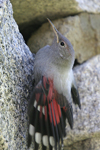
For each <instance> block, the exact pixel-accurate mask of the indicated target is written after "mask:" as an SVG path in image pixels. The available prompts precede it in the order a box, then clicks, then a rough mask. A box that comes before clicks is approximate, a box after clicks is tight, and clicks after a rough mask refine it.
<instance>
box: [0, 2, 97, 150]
mask: <svg viewBox="0 0 100 150" xmlns="http://www.w3.org/2000/svg"><path fill="white" fill-rule="evenodd" d="M77 1H79V0H77ZM13 2H14V1H13ZM26 2H30V1H25V2H24V1H15V4H18V5H19V6H20V8H21V6H22V5H23V4H25V3H26ZM33 2H34V1H33ZM38 2H39V1H38ZM61 2H65V1H63V0H62V1H60V2H59V5H60V6H59V8H61ZM68 2H69V4H71V5H70V7H69V8H71V7H72V3H73V5H74V4H75V5H74V6H77V5H78V4H77V5H76V2H75V1H71V2H70V1H68ZM87 2H88V3H89V4H90V5H88V3H87ZM93 2H94V3H93ZM41 3H42V2H41ZM97 3H99V2H98V1H96V0H95V1H92V0H91V2H90V1H89V0H80V1H79V6H78V8H79V7H82V8H83V7H84V10H87V8H88V7H86V6H91V7H90V8H92V4H95V5H94V12H95V13H96V12H99V7H98V6H97ZM36 4H37V2H36ZM53 4H54V3H52V5H53ZM83 4H84V5H83ZM34 5H35V3H34ZM64 5H65V3H64V4H63V6H64ZM36 6H37V5H35V6H34V7H36ZM28 7H31V5H28ZM48 7H49V6H48ZM50 7H51V4H50ZM45 8H47V7H46V6H45ZM64 8H65V7H64ZM82 8H81V10H82ZM28 9H29V8H28ZM37 9H39V8H37ZM52 9H53V8H52ZM39 10H40V9H39ZM60 10H61V9H60ZM62 10H63V9H62ZM96 10H97V11H96ZM77 11H78V10H77ZM79 11H80V10H79ZM88 11H89V12H90V10H88ZM26 12H27V11H26ZM30 12H31V11H30ZM46 12H47V10H46ZM72 12H73V11H72ZM28 13H29V12H28ZM42 15H43V14H42ZM51 15H52V14H51ZM24 16H25V14H24ZM34 16H35V17H36V14H34ZM43 16H44V15H43ZM27 18H28V17H27ZM37 19H38V17H37ZM41 20H42V18H40V21H41ZM19 21H20V20H19ZM25 21H26V20H25ZM22 22H23V23H24V21H23V20H22ZM26 22H27V21H26ZM53 23H54V24H55V26H56V27H57V29H58V30H59V31H60V32H61V33H62V34H64V35H65V36H67V37H68V39H69V40H70V41H71V43H72V44H73V46H74V49H75V51H76V58H77V59H78V61H79V62H83V61H85V60H87V59H89V58H90V57H92V56H94V55H96V54H98V53H99V52H100V17H99V15H98V14H95V15H94V14H87V13H84V14H80V15H76V16H73V17H68V18H64V19H59V20H57V21H54V22H53ZM53 36H54V35H53V31H52V29H51V28H50V25H49V23H47V24H44V25H43V26H42V27H41V28H40V29H39V30H38V31H36V32H35V33H34V35H33V36H32V38H31V39H30V40H29V43H28V44H29V45H30V48H31V49H34V51H37V50H38V49H39V48H41V47H43V46H44V45H47V44H50V43H51V42H52V38H53ZM32 42H33V43H34V44H33V45H32ZM33 65H34V57H33V55H32V53H31V52H30V50H29V48H28V46H27V45H26V44H25V42H24V40H23V37H22V35H21V34H20V32H19V29H18V26H17V24H16V22H15V21H14V19H13V12H12V5H11V3H10V1H9V0H0V133H1V134H0V150H27V142H26V139H27V131H28V128H27V127H28V117H27V108H28V100H29V97H30V93H31V91H32V89H33V86H32V81H33V74H34V70H33ZM74 74H75V78H76V82H77V85H78V89H79V93H80V99H81V104H82V109H81V110H79V109H78V108H77V107H75V106H74V109H73V112H74V129H73V130H71V129H70V128H69V125H67V127H66V132H67V137H66V138H65V140H64V149H65V150H100V55H98V56H95V57H94V58H92V59H90V60H88V61H87V62H85V63H84V64H82V65H80V66H77V67H75V68H74Z"/></svg>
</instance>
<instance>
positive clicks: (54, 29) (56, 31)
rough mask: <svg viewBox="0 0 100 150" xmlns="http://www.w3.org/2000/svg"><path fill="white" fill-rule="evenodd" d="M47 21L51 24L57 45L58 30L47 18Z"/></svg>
mask: <svg viewBox="0 0 100 150" xmlns="http://www.w3.org/2000/svg"><path fill="white" fill-rule="evenodd" d="M47 20H48V21H49V23H50V24H51V26H52V29H53V31H54V33H55V35H56V38H57V43H59V36H58V30H57V29H56V27H55V26H54V24H53V23H52V22H51V20H50V19H49V18H47Z"/></svg>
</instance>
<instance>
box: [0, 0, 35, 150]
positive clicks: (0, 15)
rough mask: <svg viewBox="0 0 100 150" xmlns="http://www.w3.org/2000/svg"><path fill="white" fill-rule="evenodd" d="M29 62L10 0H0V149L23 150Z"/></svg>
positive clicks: (31, 66)
mask: <svg viewBox="0 0 100 150" xmlns="http://www.w3.org/2000/svg"><path fill="white" fill-rule="evenodd" d="M33 62H34V58H33V55H32V53H31V52H30V50H29V48H28V46H27V45H26V44H25V42H24V40H23V37H22V35H21V34H20V32H19V29H18V26H17V24H16V22H15V20H14V19H13V12H12V5H11V3H10V1H9V0H2V1H1V0H0V150H27V146H26V137H27V130H28V128H27V126H28V117H27V107H28V100H29V95H30V92H31V90H32V79H33Z"/></svg>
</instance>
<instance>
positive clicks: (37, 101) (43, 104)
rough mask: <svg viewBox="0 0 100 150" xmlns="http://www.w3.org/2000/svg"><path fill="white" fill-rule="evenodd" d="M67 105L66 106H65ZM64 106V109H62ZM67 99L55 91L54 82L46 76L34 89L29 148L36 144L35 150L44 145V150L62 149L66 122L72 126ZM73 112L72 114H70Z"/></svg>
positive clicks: (30, 115) (31, 104)
mask: <svg viewBox="0 0 100 150" xmlns="http://www.w3.org/2000/svg"><path fill="white" fill-rule="evenodd" d="M64 104H65V106H64ZM62 106H63V107H62ZM68 107H69V104H68V102H67V99H66V98H65V97H64V96H63V95H61V94H58V93H57V91H56V90H55V89H54V86H53V80H52V79H48V78H46V77H45V76H43V77H42V79H41V81H40V82H39V83H38V84H37V85H36V87H35V88H34V91H33V94H32V97H31V101H30V105H29V135H28V147H29V146H30V144H31V142H32V137H33V139H34V142H35V146H34V150H38V145H39V144H40V143H42V150H46V148H47V147H49V149H52V148H54V149H55V150H57V146H58V148H60V141H61V143H62V144H63V137H64V135H65V126H66V124H65V120H66V118H67V119H68V122H69V124H70V125H71V124H72V122H73V121H72V120H73V119H70V117H72V111H71V109H68ZM70 111H71V112H70ZM72 118H73V117H72Z"/></svg>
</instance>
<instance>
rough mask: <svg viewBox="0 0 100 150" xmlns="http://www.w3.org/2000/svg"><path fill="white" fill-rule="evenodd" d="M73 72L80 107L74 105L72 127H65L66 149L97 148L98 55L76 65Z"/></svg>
mask: <svg viewBox="0 0 100 150" xmlns="http://www.w3.org/2000/svg"><path fill="white" fill-rule="evenodd" d="M74 73H75V78H76V82H77V85H78V89H79V93H80V99H81V104H82V109H81V110H79V109H78V108H77V107H74V110H73V111H74V128H73V130H72V131H71V130H70V128H69V126H68V127H67V128H66V131H67V138H66V140H65V145H66V150H67V149H68V150H99V149H100V55H98V56H96V57H94V58H92V59H90V60H89V61H87V62H86V63H84V64H83V65H80V66H78V67H76V68H75V69H74ZM68 145H69V146H68Z"/></svg>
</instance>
